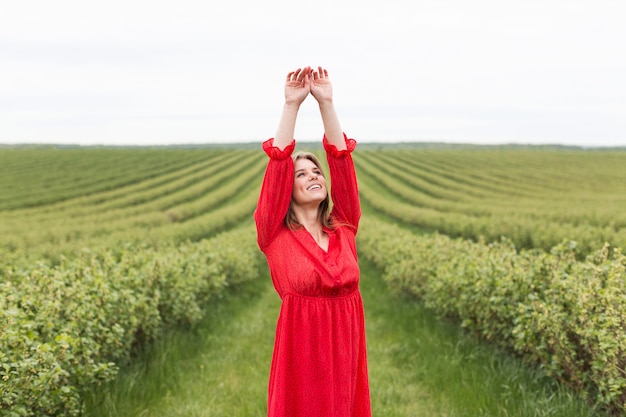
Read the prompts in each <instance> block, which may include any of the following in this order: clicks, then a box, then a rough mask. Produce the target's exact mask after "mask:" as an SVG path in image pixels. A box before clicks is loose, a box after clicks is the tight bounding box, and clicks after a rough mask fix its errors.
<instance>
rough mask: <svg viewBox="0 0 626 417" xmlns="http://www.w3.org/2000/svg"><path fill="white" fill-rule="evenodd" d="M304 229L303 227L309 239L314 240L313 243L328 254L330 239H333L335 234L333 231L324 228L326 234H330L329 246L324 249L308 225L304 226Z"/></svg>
mask: <svg viewBox="0 0 626 417" xmlns="http://www.w3.org/2000/svg"><path fill="white" fill-rule="evenodd" d="M302 229H303V232H304V233H306V234H307V236H308V239H310V240H311V242H313V245H315V246H316V247H317V248H318V249H319V250H320V251H322V252H323V253H324V255H328V252H329V250H330V241H331V239H332V235H333V234H332V232H331V231H329V230H328V229H326V228H323V229H322V230H323V232H324V233H326V236H328V247H327V248H326V249H324V248H323V247H322V246H321V245H320V244H319V243H317V240H315V238H314V237H313V235H312V234H311V232H309V231H308V230H307V228H306V227H303V228H302Z"/></svg>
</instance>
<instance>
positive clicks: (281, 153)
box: [254, 139, 296, 251]
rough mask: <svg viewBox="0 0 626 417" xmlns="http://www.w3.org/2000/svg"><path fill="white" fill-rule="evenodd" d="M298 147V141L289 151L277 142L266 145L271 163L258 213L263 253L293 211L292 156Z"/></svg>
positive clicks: (257, 209)
mask: <svg viewBox="0 0 626 417" xmlns="http://www.w3.org/2000/svg"><path fill="white" fill-rule="evenodd" d="M295 145H296V143H295V141H292V142H291V144H289V145H287V147H285V149H279V148H277V147H276V146H274V140H273V139H268V140H266V141H265V142H263V150H264V151H265V153H266V154H267V156H268V157H269V158H270V160H269V162H268V164H267V168H266V169H265V176H264V178H263V184H262V185H261V194H260V195H259V201H258V204H257V207H256V210H255V211H254V221H255V223H256V228H257V242H258V244H259V247H260V248H261V250H262V251H263V250H265V248H266V247H267V246H268V245H269V244H270V243H271V242H272V240H273V239H274V237H276V234H277V233H278V232H279V231H280V229H281V227H282V225H283V219H284V218H285V215H286V214H287V210H289V204H290V203H291V193H292V190H293V160H292V159H291V153H292V152H293V150H294V148H295Z"/></svg>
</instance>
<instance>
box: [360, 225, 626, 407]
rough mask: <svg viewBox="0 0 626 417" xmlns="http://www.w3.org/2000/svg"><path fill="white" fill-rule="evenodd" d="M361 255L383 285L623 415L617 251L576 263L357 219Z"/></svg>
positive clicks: (625, 314) (572, 252)
mask: <svg viewBox="0 0 626 417" xmlns="http://www.w3.org/2000/svg"><path fill="white" fill-rule="evenodd" d="M359 233H360V234H359V248H360V253H361V255H362V256H364V257H366V258H369V259H371V260H372V261H373V262H374V263H375V264H376V265H377V266H378V267H380V268H381V269H382V270H384V279H385V280H386V281H388V283H389V284H390V286H391V287H392V288H395V289H397V290H399V291H402V292H406V293H409V294H411V295H413V296H415V297H416V298H419V299H421V300H422V302H424V304H425V305H426V306H427V307H429V308H430V309H432V310H433V311H435V312H437V313H438V314H439V315H441V316H445V317H449V318H455V319H458V320H459V321H460V322H461V323H462V325H463V326H464V327H466V328H467V329H469V330H471V331H472V332H475V333H477V334H479V335H480V336H482V337H484V338H485V339H487V340H489V341H491V342H492V343H496V344H499V345H501V346H503V347H505V348H507V349H509V350H511V351H513V352H515V353H517V354H519V355H521V356H522V357H523V358H524V359H525V360H526V361H528V362H529V363H532V364H535V365H538V366H541V367H542V368H544V369H545V370H546V371H547V373H548V374H549V375H551V376H552V377H554V378H556V379H557V380H559V381H562V382H564V383H566V384H568V385H570V386H571V387H573V388H574V389H575V390H577V391H578V392H579V393H580V394H581V395H582V396H583V397H584V398H586V399H587V400H588V401H590V402H591V403H594V404H597V405H599V406H601V407H606V408H607V409H609V410H611V411H613V412H614V413H615V414H619V415H623V414H624V413H626V372H625V371H624V370H625V369H626V333H625V332H624V326H625V324H626V286H625V283H626V257H625V256H624V255H623V254H622V253H621V252H620V250H619V249H615V250H613V251H610V250H609V248H608V246H605V247H604V248H602V249H600V250H598V251H596V252H594V253H592V254H591V255H590V256H588V257H587V258H586V259H585V260H583V261H579V260H577V253H576V246H575V244H574V243H573V242H562V243H561V244H559V245H557V246H555V247H553V248H552V249H551V251H550V252H543V251H536V250H521V251H518V250H516V248H515V247H514V245H513V244H512V243H511V242H510V241H509V240H506V239H503V240H501V241H498V242H493V243H491V244H485V243H484V242H472V241H468V240H461V239H452V238H450V237H447V236H443V235H438V234H434V235H421V236H418V235H416V234H414V233H412V232H411V231H410V230H407V229H403V228H400V227H398V226H394V225H391V224H389V223H386V222H382V221H379V220H373V219H369V218H365V219H364V221H363V224H362V227H361V229H360V232H359Z"/></svg>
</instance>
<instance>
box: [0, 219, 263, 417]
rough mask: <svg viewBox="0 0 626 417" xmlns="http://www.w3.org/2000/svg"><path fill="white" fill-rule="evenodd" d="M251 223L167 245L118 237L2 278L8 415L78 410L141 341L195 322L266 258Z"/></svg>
mask: <svg viewBox="0 0 626 417" xmlns="http://www.w3.org/2000/svg"><path fill="white" fill-rule="evenodd" d="M251 236H254V231H253V230H252V229H250V228H246V229H242V230H239V231H231V232H228V233H225V234H223V235H220V236H218V237H216V238H213V239H210V240H205V241H202V242H198V243H193V244H190V243H188V244H183V245H180V246H174V245H163V246H162V247H160V248H159V249H155V248H151V247H137V246H133V245H129V246H119V247H115V248H112V249H104V250H100V251H97V252H93V253H90V252H84V253H82V254H81V255H80V256H77V257H75V258H73V259H71V260H64V261H63V262H61V264H59V265H55V266H47V265H43V264H42V265H39V266H37V267H35V268H33V269H30V270H20V269H13V270H8V272H7V271H5V274H6V277H5V278H4V280H3V281H2V282H0V415H2V416H37V417H42V416H75V415H79V414H80V412H81V399H80V395H81V391H82V390H83V389H85V388H88V387H90V386H93V385H94V384H100V383H103V382H105V381H109V380H111V379H113V378H115V375H116V373H117V370H118V364H119V363H120V361H123V360H124V359H126V358H128V357H129V355H130V354H131V353H132V351H133V348H134V347H136V346H138V345H141V344H142V343H145V342H147V341H150V340H153V339H154V338H156V337H158V336H159V333H160V332H161V331H162V330H163V329H164V328H166V327H168V326H174V325H187V324H193V323H195V322H197V321H198V320H200V319H201V318H202V316H203V309H202V307H203V305H205V304H206V303H207V302H208V301H209V300H210V299H212V298H213V297H216V296H219V295H220V293H222V292H223V291H224V289H225V288H226V287H227V286H228V285H232V284H235V283H239V282H243V281H245V280H249V279H253V278H256V277H257V276H258V275H259V273H258V272H259V268H260V267H261V266H262V265H263V264H262V258H261V257H260V253H259V251H258V248H257V246H256V242H255V241H254V238H251Z"/></svg>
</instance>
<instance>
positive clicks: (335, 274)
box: [265, 229, 359, 297]
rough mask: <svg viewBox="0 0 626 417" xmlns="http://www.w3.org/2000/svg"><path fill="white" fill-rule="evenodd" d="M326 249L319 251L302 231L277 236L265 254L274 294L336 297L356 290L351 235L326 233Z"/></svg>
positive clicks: (354, 258) (356, 260)
mask: <svg viewBox="0 0 626 417" xmlns="http://www.w3.org/2000/svg"><path fill="white" fill-rule="evenodd" d="M327 248H328V249H327V250H324V249H323V248H321V247H320V245H319V244H318V242H316V241H315V239H313V237H312V236H311V235H310V234H309V233H308V232H307V231H306V230H298V231H295V232H294V231H290V230H285V231H284V232H282V233H280V234H279V235H278V236H277V238H276V239H275V241H274V242H272V244H271V245H270V246H269V247H268V249H267V250H266V253H265V255H266V257H267V261H268V265H269V268H270V272H271V275H272V281H273V282H274V287H275V288H276V290H277V291H278V293H279V294H280V295H281V296H282V294H284V293H295V294H300V295H305V296H315V297H320V296H340V295H345V294H348V293H351V292H352V291H354V290H355V289H356V288H358V281H359V266H358V259H357V254H356V244H355V236H354V234H353V233H350V231H349V230H341V229H339V230H337V231H335V232H334V233H330V234H329V235H328V242H327Z"/></svg>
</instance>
